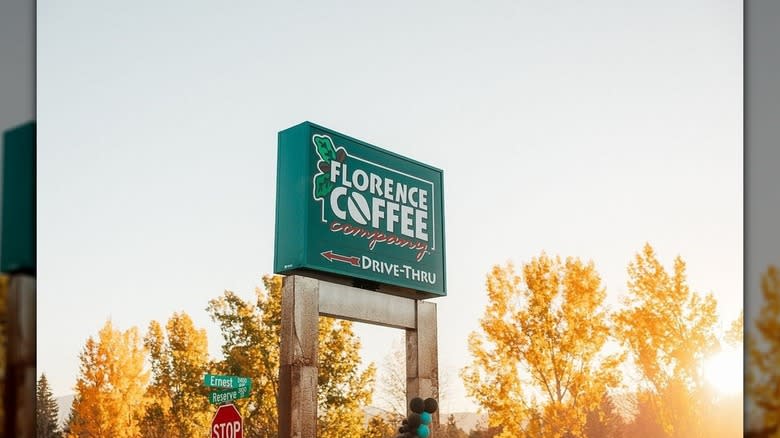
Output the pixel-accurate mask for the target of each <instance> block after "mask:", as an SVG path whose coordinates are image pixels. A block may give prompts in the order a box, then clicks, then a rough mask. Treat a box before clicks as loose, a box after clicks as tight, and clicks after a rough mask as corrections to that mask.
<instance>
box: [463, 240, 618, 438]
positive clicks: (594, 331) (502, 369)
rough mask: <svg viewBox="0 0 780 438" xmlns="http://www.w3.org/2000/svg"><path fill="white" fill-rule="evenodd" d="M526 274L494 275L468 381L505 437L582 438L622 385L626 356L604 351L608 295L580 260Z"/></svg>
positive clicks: (510, 270) (540, 264) (500, 271)
mask: <svg viewBox="0 0 780 438" xmlns="http://www.w3.org/2000/svg"><path fill="white" fill-rule="evenodd" d="M522 274H523V277H522V279H521V277H520V276H518V275H516V274H515V271H514V267H513V266H512V265H511V264H509V265H506V266H503V267H501V266H495V267H494V268H493V270H492V271H491V272H490V274H489V275H488V276H487V293H488V299H489V303H488V305H487V308H486V309H485V314H484V316H483V317H482V319H481V320H480V326H481V328H482V333H481V334H478V333H472V334H471V335H470V337H469V350H470V352H471V354H472V356H473V358H474V360H473V362H472V364H471V365H469V366H467V367H466V368H464V369H463V370H462V371H461V377H462V378H463V381H464V384H465V387H466V390H467V392H468V394H469V395H470V396H472V397H474V398H475V399H476V400H477V403H479V405H480V406H481V407H482V408H484V409H485V410H487V412H488V413H489V422H490V425H491V426H498V427H500V428H501V430H502V432H501V434H500V435H499V436H500V437H539V436H544V437H551V438H555V437H564V436H565V437H582V436H584V427H585V424H586V422H587V415H588V412H592V411H594V410H597V409H598V408H599V404H600V402H601V399H602V396H603V394H604V393H605V392H606V391H608V389H609V388H612V387H615V386H616V385H617V384H618V383H619V380H620V375H619V372H618V370H617V368H618V365H619V364H620V362H621V361H622V357H621V356H620V355H607V354H605V353H604V345H605V343H606V342H607V340H608V339H609V336H610V327H609V325H608V317H607V313H606V309H605V308H604V306H603V301H604V298H605V295H606V292H605V290H604V288H603V287H602V286H601V280H600V278H599V275H598V273H597V272H596V270H595V267H594V265H593V263H592V262H591V263H583V262H581V261H580V260H579V259H576V258H567V259H566V260H565V262H564V261H561V259H560V257H555V258H551V257H548V256H547V255H545V254H542V255H541V256H540V257H538V258H534V259H532V260H531V262H530V263H527V264H525V265H523V267H522ZM523 282H524V285H523ZM523 286H524V287H523Z"/></svg>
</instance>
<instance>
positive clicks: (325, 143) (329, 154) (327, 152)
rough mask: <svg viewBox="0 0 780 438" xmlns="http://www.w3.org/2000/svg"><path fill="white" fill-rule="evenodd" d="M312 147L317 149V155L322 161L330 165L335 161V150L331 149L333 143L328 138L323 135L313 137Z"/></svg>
mask: <svg viewBox="0 0 780 438" xmlns="http://www.w3.org/2000/svg"><path fill="white" fill-rule="evenodd" d="M314 145H315V146H316V148H317V153H318V154H319V155H320V158H322V160H323V161H325V162H326V163H330V162H331V161H332V160H335V159H336V148H335V147H333V141H331V139H330V137H326V136H324V135H315V136H314Z"/></svg>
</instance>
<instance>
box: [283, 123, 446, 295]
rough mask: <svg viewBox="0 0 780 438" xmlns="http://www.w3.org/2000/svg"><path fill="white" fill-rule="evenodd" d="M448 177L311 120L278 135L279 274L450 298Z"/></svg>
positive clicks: (399, 292)
mask: <svg viewBox="0 0 780 438" xmlns="http://www.w3.org/2000/svg"><path fill="white" fill-rule="evenodd" d="M442 190H443V172H442V171H441V170H440V169H437V168H435V167H432V166H429V165H427V164H423V163H420V162H418V161H415V160H412V159H409V158H406V157H402V156H400V155H398V154H395V153H392V152H389V151H386V150H384V149H381V148H378V147H376V146H373V145H370V144H368V143H365V142H363V141H360V140H357V139H354V138H352V137H348V136H346V135H343V134H340V133H338V132H335V131H333V130H330V129H328V128H324V127H322V126H318V125H315V124H313V123H310V122H304V123H301V124H299V125H297V126H293V127H292V128H289V129H285V130H284V131H281V132H280V133H279V147H278V153H277V182H276V242H275V247H274V248H275V251H274V272H275V273H277V274H284V275H291V274H298V275H303V276H312V275H310V274H311V273H312V272H315V273H320V274H324V275H325V276H329V277H328V278H332V277H335V278H340V279H346V281H348V282H350V283H349V284H350V285H352V286H357V287H361V288H364V289H371V290H375V291H379V292H385V293H390V294H395V295H401V296H406V297H410V298H415V299H424V298H434V297H441V296H445V295H447V287H446V272H445V271H446V269H445V268H446V266H445V244H444V214H443V210H444V197H443V193H442Z"/></svg>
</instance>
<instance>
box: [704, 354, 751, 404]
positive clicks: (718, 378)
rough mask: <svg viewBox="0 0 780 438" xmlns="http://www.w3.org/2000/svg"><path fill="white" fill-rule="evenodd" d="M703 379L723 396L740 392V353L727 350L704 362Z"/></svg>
mask: <svg viewBox="0 0 780 438" xmlns="http://www.w3.org/2000/svg"><path fill="white" fill-rule="evenodd" d="M703 371H704V377H705V378H706V379H707V382H708V383H709V384H710V385H712V386H713V387H714V388H715V389H717V390H718V391H719V392H721V393H723V394H736V393H739V392H741V391H742V351H740V350H737V349H733V348H729V349H726V350H723V351H720V352H718V353H716V354H715V355H713V356H710V357H709V358H707V359H706V360H705V361H704V367H703Z"/></svg>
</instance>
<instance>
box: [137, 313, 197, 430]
mask: <svg viewBox="0 0 780 438" xmlns="http://www.w3.org/2000/svg"><path fill="white" fill-rule="evenodd" d="M144 345H145V347H146V348H147V350H148V351H149V359H150V362H151V366H152V383H151V385H149V388H148V389H147V397H148V401H149V405H148V407H147V409H146V413H145V421H144V428H143V436H144V437H148V438H156V437H160V438H163V437H165V438H168V437H171V438H173V437H178V438H189V437H193V436H198V435H203V434H205V433H206V431H207V430H208V427H209V424H210V421H211V415H212V412H211V409H210V406H209V403H208V398H207V395H208V390H207V389H206V387H205V386H204V385H203V375H204V374H205V373H206V372H208V371H209V369H208V368H209V360H208V340H207V338H206V330H204V329H197V328H195V325H194V324H193V322H192V319H191V318H190V317H189V315H187V314H186V313H183V312H182V313H174V314H173V315H172V316H171V317H170V319H168V323H167V324H166V327H165V330H163V328H162V327H161V326H160V324H159V323H158V322H157V321H152V322H151V323H150V324H149V331H148V333H147V335H146V337H145V338H144Z"/></svg>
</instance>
